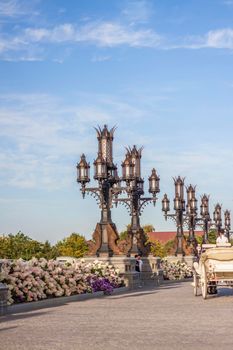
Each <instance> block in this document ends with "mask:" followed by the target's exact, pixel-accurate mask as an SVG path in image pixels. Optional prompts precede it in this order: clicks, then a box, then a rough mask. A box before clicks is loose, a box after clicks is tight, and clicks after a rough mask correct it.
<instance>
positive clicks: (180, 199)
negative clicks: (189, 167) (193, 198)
mask: <svg viewBox="0 0 233 350" xmlns="http://www.w3.org/2000/svg"><path fill="white" fill-rule="evenodd" d="M173 180H174V184H175V198H174V210H175V213H174V214H168V212H169V211H170V201H169V199H168V197H167V195H166V194H165V195H164V197H163V200H162V211H163V212H164V216H165V219H166V220H167V218H168V217H169V218H171V219H173V220H174V221H175V223H176V227H177V233H176V237H177V248H176V252H175V255H179V254H182V255H185V252H184V250H183V238H184V232H183V225H184V211H185V200H184V178H181V177H180V176H178V177H177V178H173Z"/></svg>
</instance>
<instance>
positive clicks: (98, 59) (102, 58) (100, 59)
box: [91, 55, 111, 62]
mask: <svg viewBox="0 0 233 350" xmlns="http://www.w3.org/2000/svg"><path fill="white" fill-rule="evenodd" d="M110 60H111V56H107V55H106V56H100V55H95V56H93V57H92V59H91V61H92V62H105V61H110Z"/></svg>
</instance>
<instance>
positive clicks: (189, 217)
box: [162, 176, 231, 255]
mask: <svg viewBox="0 0 233 350" xmlns="http://www.w3.org/2000/svg"><path fill="white" fill-rule="evenodd" d="M174 184H175V197H174V211H175V212H174V213H173V214H168V213H169V211H170V201H169V199H168V197H167V194H165V195H164V197H163V200H162V211H163V212H164V216H165V219H166V220H167V218H171V219H173V220H174V221H175V223H176V226H177V235H176V239H177V244H176V247H177V248H176V252H175V255H178V254H181V255H185V251H184V232H183V227H184V225H186V226H187V227H188V231H189V237H188V241H187V243H188V245H190V246H191V247H192V252H193V253H195V251H196V243H197V242H196V238H195V229H196V226H197V225H199V226H201V227H202V229H203V237H202V241H203V243H207V242H208V232H209V229H210V228H211V227H212V226H215V227H216V229H217V232H218V233H219V231H220V229H221V228H222V215H221V205H220V204H217V205H216V206H215V210H214V214H213V219H214V220H213V221H211V218H210V213H209V196H207V195H206V194H204V195H203V196H202V197H201V205H200V216H198V207H197V199H196V193H195V192H196V188H195V186H192V185H190V186H189V187H186V192H187V204H186V205H185V199H184V178H181V177H180V176H178V177H177V178H174ZM224 216H225V231H226V235H227V237H228V239H229V235H230V228H231V221H230V212H229V210H226V211H225V213H224Z"/></svg>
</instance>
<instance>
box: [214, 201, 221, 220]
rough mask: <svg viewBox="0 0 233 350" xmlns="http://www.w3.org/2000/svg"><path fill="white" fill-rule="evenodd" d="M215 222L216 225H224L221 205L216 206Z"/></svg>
mask: <svg viewBox="0 0 233 350" xmlns="http://www.w3.org/2000/svg"><path fill="white" fill-rule="evenodd" d="M214 221H215V222H216V224H220V223H222V208H221V205H220V204H216V206H215V209H214Z"/></svg>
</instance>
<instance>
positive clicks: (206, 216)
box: [197, 194, 211, 243]
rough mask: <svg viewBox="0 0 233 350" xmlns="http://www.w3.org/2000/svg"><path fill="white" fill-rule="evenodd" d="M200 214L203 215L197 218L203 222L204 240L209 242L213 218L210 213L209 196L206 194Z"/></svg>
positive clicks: (202, 200) (203, 197)
mask: <svg viewBox="0 0 233 350" xmlns="http://www.w3.org/2000/svg"><path fill="white" fill-rule="evenodd" d="M200 214H201V217H200V218H198V219H197V221H198V222H201V224H199V225H201V226H202V229H203V237H202V242H203V243H208V233H209V227H210V225H211V219H210V213H209V196H208V195H206V194H204V195H203V196H202V197H201V205H200Z"/></svg>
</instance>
